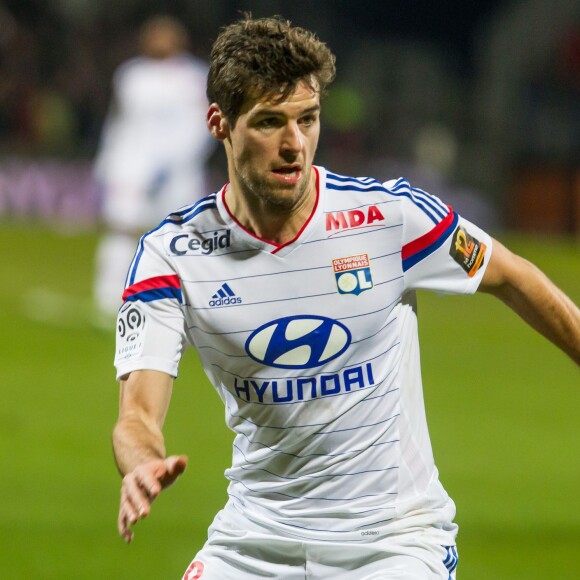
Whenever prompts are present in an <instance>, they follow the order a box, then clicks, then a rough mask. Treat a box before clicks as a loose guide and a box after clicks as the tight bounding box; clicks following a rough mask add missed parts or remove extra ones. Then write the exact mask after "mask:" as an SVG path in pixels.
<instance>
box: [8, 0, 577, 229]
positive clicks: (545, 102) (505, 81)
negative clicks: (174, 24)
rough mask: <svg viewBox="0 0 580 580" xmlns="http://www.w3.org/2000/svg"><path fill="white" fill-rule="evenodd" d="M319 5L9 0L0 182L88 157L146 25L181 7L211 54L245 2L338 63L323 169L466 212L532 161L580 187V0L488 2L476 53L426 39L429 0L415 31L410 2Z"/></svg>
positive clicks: (469, 44)
mask: <svg viewBox="0 0 580 580" xmlns="http://www.w3.org/2000/svg"><path fill="white" fill-rule="evenodd" d="M312 4H313V3H308V2H302V1H300V0H297V1H296V2H293V3H284V2H279V1H274V2H260V1H255V2H251V1H248V2H246V3H243V2H234V1H228V0H214V1H212V2H211V3H207V2H197V1H191V2H179V1H177V0H174V1H173V2H166V3H156V2H155V1H152V2H150V3H143V2H139V1H138V0H119V1H118V2H116V3H114V2H112V1H111V0H103V1H102V2H99V3H94V2H89V1H85V0H74V1H73V0H71V1H70V2H67V1H64V0H62V1H60V0H58V1H57V0H54V1H52V2H43V1H40V0H11V1H10V0H7V1H5V2H3V3H0V173H1V169H2V167H3V166H4V165H5V164H6V163H8V162H12V163H13V162H14V158H15V157H18V158H19V159H21V158H31V159H33V160H36V161H38V160H39V159H45V158H47V157H50V158H53V159H54V158H58V159H72V160H75V161H78V160H85V161H87V162H90V160H91V159H93V158H94V155H95V153H96V151H97V148H98V145H99V138H100V133H101V129H102V124H103V121H104V119H105V116H106V113H107V108H108V103H109V99H110V91H111V79H112V75H113V71H114V70H115V68H116V67H117V66H118V65H119V64H120V63H121V62H122V61H124V60H126V59H127V58H129V57H131V56H132V55H134V54H135V52H136V45H135V35H136V32H137V29H138V25H139V24H140V22H142V21H143V20H144V18H145V17H147V16H148V15H150V14H151V12H154V11H158V10H159V9H160V7H161V6H165V7H167V6H169V7H170V8H171V9H172V12H173V13H174V14H176V15H178V16H180V17H182V18H183V21H184V22H185V24H186V25H187V26H188V28H189V31H190V33H191V38H192V40H193V46H192V49H193V52H194V53H196V54H198V55H199V56H201V57H203V56H205V55H206V54H207V50H208V48H209V46H210V45H211V42H212V40H213V38H214V37H215V35H216V34H217V31H218V29H219V27H220V26H221V25H223V24H224V23H226V22H229V21H231V20H232V19H234V18H237V17H238V16H239V14H240V9H241V8H250V9H252V10H253V13H254V15H262V14H261V13H263V15H266V14H272V13H282V14H284V15H285V16H287V17H288V18H290V19H291V20H293V21H294V22H295V23H297V24H302V23H303V24H305V25H308V26H309V27H311V28H314V29H316V30H318V32H319V35H320V37H321V38H323V39H324V40H326V41H327V42H328V43H329V44H330V45H331V47H332V49H333V50H334V51H335V52H336V54H337V56H338V77H337V82H336V86H335V87H334V88H333V90H332V91H331V93H330V95H329V98H328V100H327V102H326V104H325V109H324V123H325V131H324V132H323V136H322V141H321V144H320V150H319V162H320V163H326V164H329V165H336V166H340V167H341V170H342V171H344V172H349V171H351V169H352V171H354V172H358V173H359V174H360V173H362V172H365V173H369V174H375V175H383V174H384V176H385V178H386V177H390V176H392V174H393V173H395V174H405V175H406V176H408V177H410V178H411V179H412V178H413V177H414V175H417V176H418V178H419V179H420V180H421V185H422V187H424V189H428V190H429V189H432V190H434V191H439V190H440V186H441V184H443V186H444V187H445V189H446V191H451V197H453V191H456V192H457V196H458V198H459V203H460V204H461V203H462V200H465V199H469V198H470V197H469V196H470V195H471V198H470V199H472V200H476V199H479V200H480V205H481V204H482V203H483V205H485V204H488V205H490V206H497V205H500V206H501V205H502V204H503V202H504V196H505V193H506V191H508V190H509V188H510V187H511V185H510V184H511V183H513V181H514V180H517V179H519V178H520V176H521V175H522V172H523V173H524V174H525V172H526V171H528V170H529V168H534V169H537V168H538V166H545V167H547V168H549V169H550V171H554V168H556V170H557V171H558V172H559V173H558V175H559V176H561V177H562V175H564V174H565V176H564V177H562V179H563V180H564V181H566V182H569V181H574V180H575V179H577V177H576V176H577V175H578V170H579V167H578V159H580V105H579V103H580V0H553V1H551V2H545V0H525V1H521V0H505V1H500V0H496V1H493V2H489V3H485V4H486V8H485V10H484V7H483V6H480V7H479V8H478V10H479V11H480V12H481V18H480V19H479V20H478V22H477V26H476V25H474V24H473V23H472V24H471V25H470V26H471V28H469V30H468V31H467V29H466V28H465V26H464V30H463V36H464V38H463V44H458V42H459V41H458V38H459V37H458V38H455V43H454V42H453V40H454V39H453V38H452V35H453V34H454V33H453V32H452V31H451V30H450V31H449V32H447V37H445V35H444V34H442V33H440V34H434V35H432V36H431V37H430V36H429V35H428V34H423V35H420V34H413V29H414V28H416V30H417V31H426V30H427V25H428V23H427V22H425V18H428V17H429V14H432V12H428V11H427V12H426V11H425V10H426V7H427V6H428V5H429V4H428V3H423V2H419V3H418V5H423V4H424V5H425V6H424V8H425V10H423V11H421V10H417V11H416V12H415V13H414V19H415V20H416V25H415V24H414V22H413V20H406V19H405V18H404V17H403V16H402V15H401V14H398V13H397V10H402V7H403V6H405V3H404V2H397V1H395V2H393V3H389V8H390V10H391V12H390V13H389V14H386V15H383V14H382V12H385V11H386V8H385V6H386V5H383V4H381V3H368V4H369V6H368V7H366V8H365V6H366V3H365V1H364V0H363V2H362V4H360V5H359V4H358V3H349V2H345V1H343V0H339V1H337V2H330V1H328V2H317V3H316V10H314V9H313V7H312ZM455 4H456V3H454V2H451V5H453V6H455ZM245 5H247V6H245ZM355 5H356V6H355ZM347 7H348V9H347ZM463 10H464V11H469V10H470V9H469V7H465V6H464V7H463ZM455 13H457V14H459V13H458V12H457V10H456V11H455ZM455 13H454V14H455ZM379 16H381V17H383V18H382V20H381V19H380V18H379ZM457 17H458V18H459V16H457ZM379 20H381V21H380V22H379ZM383 20H384V22H385V23H388V22H389V21H390V22H391V24H390V25H389V28H385V26H387V24H384V25H383V23H382V21H383ZM393 23H395V24H393ZM405 23H407V24H408V26H405V27H403V26H402V25H403V24H405ZM395 25H396V26H397V27H398V29H393V27H394V26H395ZM434 25H437V23H435V24H434ZM345 26H349V33H348V34H346V33H345ZM458 26H459V27H460V26H461V23H458ZM381 27H382V28H381ZM458 29H459V30H461V28H458ZM467 32H469V35H470V37H469V38H468V39H466V38H465V37H466V35H467ZM216 155H217V157H218V160H217V161H215V166H216V170H215V171H214V173H213V175H215V178H214V179H215V185H216V186H218V185H219V181H220V179H221V174H220V170H219V167H220V166H219V163H220V159H219V153H217V154H216ZM1 181H2V177H1V175H0V182H1ZM579 182H580V180H579ZM578 187H580V186H578ZM0 189H1V188H0ZM566 195H568V194H566ZM0 197H1V195H0ZM448 197H449V196H448ZM482 199H483V202H481V200H482ZM474 203H475V202H474ZM1 205H2V200H1V199H0V207H1ZM481 209H482V211H488V210H485V208H483V207H482V208H481ZM488 213H489V211H488ZM490 219H492V218H491V217H490ZM579 219H580V218H579ZM485 221H486V219H485V218H484V219H483V222H484V224H483V225H486V224H485ZM488 223H489V222H488Z"/></svg>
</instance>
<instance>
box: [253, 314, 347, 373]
mask: <svg viewBox="0 0 580 580" xmlns="http://www.w3.org/2000/svg"><path fill="white" fill-rule="evenodd" d="M350 342H351V334H350V331H349V330H348V328H347V327H346V326H344V324H342V323H340V322H338V321H336V320H332V319H330V318H326V317H324V316H312V315H303V316H287V317H285V318H278V319H276V320H273V321H272V322H268V323H267V324H264V325H263V326H260V327H259V328H258V329H256V330H254V332H252V334H251V335H250V336H249V337H248V340H247V341H246V345H245V348H246V352H247V353H248V355H249V356H250V357H251V358H253V359H254V360H255V361H257V362H259V363H262V364H265V365H267V366H270V367H276V368H281V369H311V368H314V367H319V366H321V365H323V364H324V363H326V362H328V361H331V360H333V359H335V358H336V357H338V356H340V355H341V354H342V353H343V352H344V351H345V350H346V349H347V348H348V346H349V345H350Z"/></svg>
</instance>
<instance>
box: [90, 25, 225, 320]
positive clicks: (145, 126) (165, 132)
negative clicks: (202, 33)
mask: <svg viewBox="0 0 580 580" xmlns="http://www.w3.org/2000/svg"><path fill="white" fill-rule="evenodd" d="M188 42H189V41H188V34H187V31H186V29H185V27H184V26H183V24H182V23H181V22H179V21H178V20H176V19H175V18H172V17H169V16H153V17H151V18H150V19H148V20H147V21H146V22H145V23H144V24H143V25H142V27H141V29H140V32H139V46H140V55H139V56H137V57H135V58H132V59H130V60H129V61H127V62H124V63H123V64H121V65H120V67H119V68H118V69H117V70H116V71H115V74H114V77H113V89H112V90H113V96H112V102H111V106H110V110H109V113H108V116H107V119H106V122H105V124H104V127H103V133H102V138H101V145H100V149H99V152H98V155H97V158H96V160H95V179H96V181H97V183H98V184H99V187H100V190H101V191H102V218H103V222H104V225H105V227H106V232H105V234H104V236H103V237H102V239H101V241H100V243H99V247H98V250H97V256H96V272H95V288H94V293H95V301H96V304H97V306H98V307H99V310H100V311H101V312H102V313H103V314H105V315H107V314H112V315H113V316H116V315H117V312H118V310H119V307H120V306H121V304H122V303H121V300H120V296H119V288H122V286H123V283H124V280H125V274H126V273H127V267H128V265H129V263H130V262H131V258H132V257H133V253H134V251H135V244H136V243H137V241H138V240H139V237H140V235H141V234H142V233H143V231H144V230H146V229H149V228H152V227H154V226H155V224H157V223H159V221H160V220H161V219H163V217H165V216H166V215H167V214H168V213H169V212H170V211H173V210H174V209H176V208H178V207H181V206H183V205H185V204H186V203H192V201H195V200H198V199H200V198H201V197H204V196H205V195H206V193H207V191H206V172H205V166H206V161H207V159H208V157H209V155H210V153H211V152H212V150H213V147H214V144H215V140H214V139H212V138H211V136H210V135H208V132H207V129H206V127H205V112H206V109H207V100H206V97H205V85H206V78H207V70H208V67H207V63H206V62H205V61H203V60H202V59H200V58H197V57H195V56H193V55H192V54H191V53H190V52H188V50H187V48H188Z"/></svg>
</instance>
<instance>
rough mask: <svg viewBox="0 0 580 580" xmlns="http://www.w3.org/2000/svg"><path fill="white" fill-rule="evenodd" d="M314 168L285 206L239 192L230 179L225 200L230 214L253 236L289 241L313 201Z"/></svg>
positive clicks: (283, 241)
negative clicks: (304, 188) (289, 202)
mask: <svg viewBox="0 0 580 580" xmlns="http://www.w3.org/2000/svg"><path fill="white" fill-rule="evenodd" d="M316 199H317V193H316V171H315V170H314V169H313V170H312V172H311V176H310V179H309V183H308V186H307V188H306V190H305V191H304V192H303V193H302V194H301V195H300V196H299V197H298V198H297V199H296V203H294V204H291V205H290V206H289V207H288V206H286V205H279V204H276V203H272V202H271V201H269V200H267V199H264V198H263V197H258V196H256V195H251V194H248V193H247V192H243V191H242V188H241V187H240V186H239V184H235V183H233V182H232V183H230V184H229V185H228V188H227V189H226V192H225V201H226V204H227V206H228V208H229V211H230V212H231V214H232V215H233V216H234V217H235V219H236V220H237V221H238V222H239V223H240V224H241V225H242V226H243V227H244V228H246V229H247V230H250V231H251V232H252V233H253V234H255V235H256V236H257V237H259V238H261V239H264V240H267V241H269V242H273V243H275V244H277V245H283V244H287V243H288V242H291V241H292V240H293V239H294V238H296V236H297V235H298V233H299V232H300V230H301V229H302V228H303V227H304V224H305V223H306V222H307V221H308V219H309V218H310V216H311V215H312V212H313V211H314V207H315V205H316Z"/></svg>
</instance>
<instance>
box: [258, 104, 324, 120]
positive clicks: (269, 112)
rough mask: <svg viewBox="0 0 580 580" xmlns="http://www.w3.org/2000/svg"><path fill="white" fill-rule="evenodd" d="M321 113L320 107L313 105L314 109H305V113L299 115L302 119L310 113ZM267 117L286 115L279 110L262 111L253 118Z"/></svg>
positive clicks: (301, 112)
mask: <svg viewBox="0 0 580 580" xmlns="http://www.w3.org/2000/svg"><path fill="white" fill-rule="evenodd" d="M318 111H320V105H313V106H312V107H308V108H307V109H304V110H303V111H300V114H299V115H298V116H299V117H302V116H303V115H307V114H308V113H315V112H318ZM263 115H265V116H266V117H267V116H268V115H273V116H275V117H284V116H285V113H283V112H282V111H280V110H278V109H261V110H259V111H256V112H255V113H254V114H253V115H252V117H258V116H260V117H261V116H263Z"/></svg>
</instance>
